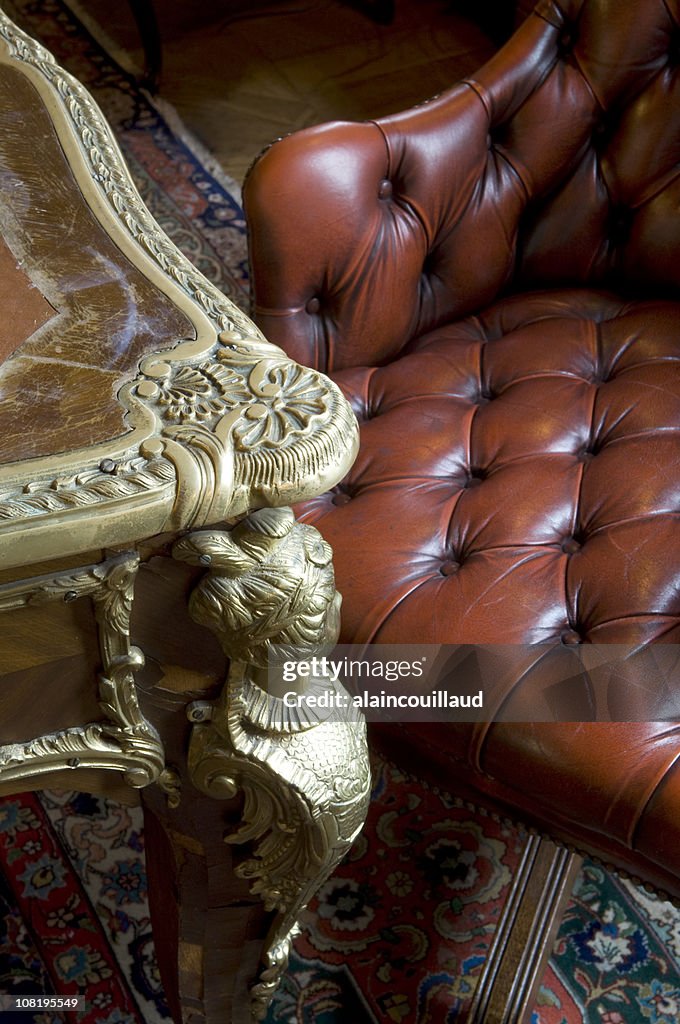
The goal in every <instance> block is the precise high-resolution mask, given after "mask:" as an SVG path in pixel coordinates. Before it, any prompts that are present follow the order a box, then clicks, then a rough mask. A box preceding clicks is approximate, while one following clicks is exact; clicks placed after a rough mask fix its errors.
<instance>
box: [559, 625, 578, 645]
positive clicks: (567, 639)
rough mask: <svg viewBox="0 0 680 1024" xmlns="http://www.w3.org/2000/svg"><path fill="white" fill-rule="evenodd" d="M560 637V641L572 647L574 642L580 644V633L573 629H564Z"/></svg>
mask: <svg viewBox="0 0 680 1024" xmlns="http://www.w3.org/2000/svg"><path fill="white" fill-rule="evenodd" d="M560 639H561V641H562V643H563V644H566V645H567V646H568V647H574V646H575V645H576V644H580V643H581V642H582V640H581V636H580V634H579V633H577V632H576V630H575V629H565V631H564V632H563V633H562V636H561V637H560Z"/></svg>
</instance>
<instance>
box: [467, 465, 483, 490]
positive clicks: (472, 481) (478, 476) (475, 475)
mask: <svg viewBox="0 0 680 1024" xmlns="http://www.w3.org/2000/svg"><path fill="white" fill-rule="evenodd" d="M485 476H486V473H485V472H484V470H483V469H470V471H469V472H468V475H467V478H466V480H465V484H464V486H465V487H479V485H480V484H481V483H482V481H483V480H484V478H485Z"/></svg>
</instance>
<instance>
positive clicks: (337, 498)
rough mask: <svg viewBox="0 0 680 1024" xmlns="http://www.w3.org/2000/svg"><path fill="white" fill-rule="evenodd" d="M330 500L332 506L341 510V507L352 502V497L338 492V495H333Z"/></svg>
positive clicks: (343, 492)
mask: <svg viewBox="0 0 680 1024" xmlns="http://www.w3.org/2000/svg"><path fill="white" fill-rule="evenodd" d="M331 500H332V502H333V504H334V505H337V506H338V508H342V506H343V505H348V504H349V502H350V501H351V500H352V495H351V494H347V492H346V491H340V492H339V493H338V494H334V495H333V497H332V499H331Z"/></svg>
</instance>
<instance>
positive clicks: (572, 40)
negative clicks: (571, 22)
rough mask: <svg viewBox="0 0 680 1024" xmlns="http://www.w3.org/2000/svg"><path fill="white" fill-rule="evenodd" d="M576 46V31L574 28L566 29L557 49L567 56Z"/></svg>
mask: <svg viewBox="0 0 680 1024" xmlns="http://www.w3.org/2000/svg"><path fill="white" fill-rule="evenodd" d="M575 45H576V29H575V27H574V26H571V27H565V28H564V29H563V31H562V34H561V36H560V38H559V40H558V42H557V48H558V50H559V51H560V53H561V54H562V56H565V55H566V54H568V53H571V51H572V50H573V49H574V46H575Z"/></svg>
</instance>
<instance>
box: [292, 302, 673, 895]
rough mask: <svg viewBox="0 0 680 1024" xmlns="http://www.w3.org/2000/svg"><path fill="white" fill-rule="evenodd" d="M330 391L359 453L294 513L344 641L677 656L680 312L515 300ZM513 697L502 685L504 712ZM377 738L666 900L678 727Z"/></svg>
mask: <svg viewBox="0 0 680 1024" xmlns="http://www.w3.org/2000/svg"><path fill="white" fill-rule="evenodd" d="M366 330H367V331H370V325H367V327H366ZM335 379H336V380H337V382H338V383H339V384H340V386H341V387H342V389H343V391H344V392H345V394H346V395H347V397H348V398H349V400H350V401H351V404H352V406H353V408H354V410H355V412H356V414H357V416H358V418H359V420H360V423H361V435H362V445H361V451H360V454H359V457H358V459H357V462H356V463H355V465H354V467H353V469H352V471H351V472H350V474H349V476H348V477H347V479H346V480H345V481H344V482H343V483H342V484H341V485H340V486H339V487H337V488H335V489H334V491H332V492H329V493H327V494H325V495H323V496H321V497H319V498H317V499H314V500H313V501H310V502H307V503H306V504H305V505H304V506H302V507H301V508H299V509H298V512H299V513H300V514H301V516H302V518H303V519H305V520H306V521H308V522H313V523H314V524H315V525H316V526H317V527H318V528H319V529H320V530H321V532H322V533H323V535H324V536H325V537H326V539H327V540H328V541H329V542H330V543H331V544H332V546H333V548H334V552H335V567H336V578H337V586H338V589H339V590H340V592H341V593H342V594H343V597H344V601H343V637H342V639H343V640H344V641H345V642H354V641H373V642H378V643H381V642H382V643H388V642H392V643H408V642H414V643H415V642H417V643H437V644H462V643H467V644H482V643H495V644H548V645H550V644H553V645H555V644H557V645H558V646H559V645H560V642H561V644H562V645H564V647H565V648H571V650H572V651H573V650H574V649H575V647H574V645H579V644H581V643H583V642H585V643H602V644H626V645H637V644H645V643H647V642H649V641H662V642H665V643H678V642H680V581H679V575H680V517H679V514H678V509H679V507H680V505H679V498H680V473H679V472H678V467H679V466H680V303H675V302H672V301H632V300H627V299H625V298H623V297H621V296H617V295H615V294H612V293H608V292H603V291H599V290H598V291H594V290H590V289H573V290H572V289H563V290H555V291H543V292H535V293H531V294H526V295H515V296H512V297H510V298H507V299H504V300H501V301H498V302H496V303H495V304H494V305H493V306H491V307H489V308H488V309H486V310H485V311H484V312H483V313H482V314H480V315H478V316H473V317H468V318H466V319H464V320H460V321H457V322H455V323H452V324H450V325H447V326H442V327H439V328H437V329H436V330H434V331H432V332H430V333H428V334H427V335H424V336H422V337H420V338H418V339H417V340H416V341H414V342H412V343H411V344H410V345H409V346H408V347H407V349H405V350H404V353H403V354H402V355H401V356H400V358H399V359H398V360H396V361H395V362H393V363H391V364H389V365H386V366H380V367H358V368H353V369H347V370H342V371H338V372H337V373H336V374H335ZM517 682H518V681H517V680H516V679H513V678H512V674H511V673H508V675H507V678H506V679H504V680H502V681H499V683H498V685H499V686H500V687H501V688H502V687H506V688H507V694H506V696H508V698H509V697H510V696H512V699H513V700H515V701H517V700H521V698H517V697H516V694H515V693H514V692H513V691H514V690H515V689H516V688H517ZM621 692H622V693H623V692H630V691H629V690H627V691H624V690H623V689H622V690H621ZM503 696H504V695H503V694H502V693H501V694H499V695H497V699H496V703H497V704H498V705H499V706H500V704H501V703H502V699H503ZM516 706H517V707H521V703H520V704H516ZM624 717H625V716H624ZM631 717H635V716H634V715H633V716H631ZM390 730H391V731H390ZM378 733H381V737H382V739H381V741H382V742H384V741H385V738H386V737H387V743H386V746H387V748H388V750H389V749H392V750H396V751H397V753H398V754H399V756H400V760H401V763H404V758H406V759H407V760H408V758H409V755H408V751H409V750H410V751H411V755H410V761H409V767H411V768H416V769H417V770H418V771H420V772H421V774H425V775H428V774H429V775H430V777H431V778H432V779H433V780H434V781H438V782H439V783H440V784H442V785H444V786H448V787H449V788H451V789H453V790H454V791H455V792H461V793H463V794H465V795H467V796H468V797H470V798H473V799H474V797H475V795H476V794H477V795H481V796H484V797H485V798H488V799H489V801H490V802H491V803H492V804H493V805H494V806H496V807H498V808H500V809H502V810H505V811H507V812H508V813H511V814H513V815H515V816H518V817H519V818H520V819H524V820H525V821H528V822H529V823H534V824H536V825H537V826H538V827H540V828H541V829H542V830H543V831H549V832H550V831H551V832H552V834H554V835H556V836H558V837H559V838H562V839H563V840H565V841H567V842H571V843H573V844H575V845H576V846H578V847H580V848H582V849H585V850H586V851H588V852H590V853H593V854H598V853H599V854H600V855H601V856H603V857H604V858H605V860H608V861H613V862H614V863H617V864H619V865H624V866H625V867H626V868H627V869H628V870H629V871H632V872H634V873H635V872H636V871H637V872H639V874H640V875H641V876H643V877H645V878H647V879H649V880H651V881H654V882H655V883H656V884H657V885H658V886H661V887H664V888H666V889H667V890H670V891H672V892H674V893H675V895H678V894H679V892H678V887H677V882H676V881H675V880H677V878H678V877H680V834H679V833H678V823H677V821H676V820H674V818H673V813H674V811H673V809H674V808H675V807H677V797H678V790H679V789H680V767H678V765H679V763H680V759H678V753H677V752H678V739H679V738H680V727H678V726H676V725H675V724H663V723H661V724H657V725H653V724H649V723H646V722H630V723H623V724H615V725H611V724H602V723H595V724H592V723H591V724H590V725H587V726H582V725H580V724H579V723H571V724H570V723H569V722H558V723H555V724H546V723H542V724H540V723H537V724H533V725H531V724H524V725H516V724H513V725H511V724H507V723H506V724H503V723H501V724H495V725H494V724H491V725H489V724H488V723H477V724H459V725H447V726H442V725H432V724H419V725H415V724H411V725H409V724H401V725H398V726H389V727H384V726H381V727H379V728H378V729H377V730H376V735H378Z"/></svg>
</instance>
